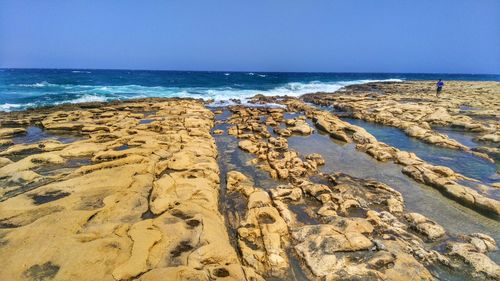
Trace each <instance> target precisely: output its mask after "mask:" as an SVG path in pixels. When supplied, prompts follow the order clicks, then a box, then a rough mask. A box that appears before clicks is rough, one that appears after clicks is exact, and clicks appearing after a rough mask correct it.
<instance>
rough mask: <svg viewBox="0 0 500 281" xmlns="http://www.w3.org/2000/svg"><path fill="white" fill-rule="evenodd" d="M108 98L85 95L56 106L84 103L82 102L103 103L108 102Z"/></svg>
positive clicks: (61, 102)
mask: <svg viewBox="0 0 500 281" xmlns="http://www.w3.org/2000/svg"><path fill="white" fill-rule="evenodd" d="M107 100H108V98H107V97H105V96H97V95H83V96H81V97H79V98H76V99H73V100H68V101H60V102H56V103H55V104H64V103H82V102H103V101H107Z"/></svg>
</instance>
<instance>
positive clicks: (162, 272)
mask: <svg viewBox="0 0 500 281" xmlns="http://www.w3.org/2000/svg"><path fill="white" fill-rule="evenodd" d="M144 112H154V114H153V115H149V116H148V119H150V120H153V121H151V122H150V121H148V122H141V120H142V119H143V118H144ZM13 114H16V113H13ZM19 114H21V113H19ZM37 120H38V121H36V120H29V121H27V122H20V123H23V124H24V123H28V124H30V123H31V122H40V123H39V125H41V126H43V128H45V130H50V131H54V132H62V131H64V132H72V133H74V134H78V135H82V136H86V137H85V138H83V139H81V140H77V141H75V142H72V143H61V142H57V141H48V140H41V141H40V142H39V143H35V144H29V143H27V144H16V145H12V146H9V147H7V148H6V149H4V150H3V151H2V152H0V153H1V155H2V156H1V157H2V158H1V159H2V161H1V168H0V180H1V181H2V183H4V184H6V186H5V187H3V188H2V189H6V190H7V191H6V192H5V191H4V193H5V194H4V197H3V199H4V201H3V202H1V203H0V237H1V243H0V257H1V259H2V261H3V264H2V266H1V267H0V276H2V280H132V279H135V278H139V279H140V280H160V279H164V278H167V279H168V280H193V278H194V279H195V280H218V279H224V280H244V279H245V276H247V277H248V276H250V277H249V278H248V280H259V278H260V277H259V276H258V275H257V274H255V273H253V271H252V270H251V269H247V268H244V267H243V266H241V263H240V261H239V259H238V256H237V254H236V252H235V250H234V248H233V247H232V246H231V244H230V241H229V237H228V234H227V232H226V228H225V224H224V218H223V216H222V215H221V214H220V213H219V209H218V194H219V168H218V165H217V162H216V156H217V150H216V146H215V142H214V140H213V138H212V137H211V136H210V134H209V132H210V130H211V128H212V126H213V114H212V113H211V112H210V111H209V110H208V109H206V108H204V106H203V104H201V103H200V102H198V101H192V100H163V101H154V102H153V101H151V102H148V101H144V102H126V103H115V104H109V105H107V107H105V106H100V107H95V108H75V109H72V110H64V107H63V109H62V110H60V111H52V112H48V114H47V115H46V117H44V118H40V119H37ZM1 132H2V137H4V136H10V135H12V134H14V133H22V130H6V129H2V131H1ZM11 159H12V160H11ZM76 159H86V160H85V161H82V162H78V163H81V165H76V164H72V163H75V161H76ZM72 165H73V166H72ZM49 168H52V169H53V171H52V172H51V173H47V169H49ZM7 195H8V196H7ZM247 271H248V273H247ZM252 276H254V277H252ZM252 278H253V279H252Z"/></svg>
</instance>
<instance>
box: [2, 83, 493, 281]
mask: <svg viewBox="0 0 500 281" xmlns="http://www.w3.org/2000/svg"><path fill="white" fill-rule="evenodd" d="M411 83H414V82H411ZM466 83H470V82H466ZM478 83H479V82H478ZM407 84H408V82H399V84H398V83H375V85H376V87H381V88H382V90H387V89H386V88H384V87H389V90H393V91H395V92H396V94H395V95H393V94H387V95H385V97H384V98H387V100H389V101H390V104H391V106H392V108H396V109H398V107H394V106H395V105H397V102H395V100H396V99H398V98H399V99H400V98H401V97H400V96H398V94H397V93H399V92H400V89H397V88H396V89H392V88H390V87H391V86H392V85H407ZM496 84H498V85H500V83H496ZM388 85H389V86H388ZM498 85H496V86H498ZM365 86H366V87H368V90H367V89H366V88H362V89H359V88H357V89H356V87H360V86H352V87H351V86H349V87H351V88H349V87H347V91H346V93H344V92H343V91H342V92H336V93H334V94H328V95H326V94H312V95H306V96H305V97H302V99H304V100H307V99H309V102H313V103H317V104H321V103H324V104H323V105H329V106H333V107H336V108H339V109H343V110H344V109H346V108H349V109H352V108H354V106H353V104H354V105H355V104H359V106H360V108H362V110H364V111H360V112H359V113H356V112H355V113H353V114H352V116H357V117H362V118H364V117H363V116H364V115H363V114H365V113H368V115H367V116H370V115H369V108H370V107H369V106H372V105H371V104H370V103H369V102H367V101H366V100H365V99H370V100H371V99H372V98H369V97H370V96H371V95H372V94H373V88H370V87H372V85H365ZM496 86H495V87H496ZM498 87H500V86H498ZM352 88H354V89H352ZM495 89H497V88H495ZM350 90H352V91H357V92H358V94H359V95H360V96H361V97H363V99H355V100H349V98H352V96H351V97H349V96H347V95H348V92H349V91H350ZM376 90H377V91H380V89H376ZM363 95H365V96H363ZM420 95H421V94H420ZM358 98H359V97H358ZM444 98H445V100H449V99H450V97H447V96H445V97H444ZM453 98H454V99H461V97H460V95H457V94H455V96H454V97H453ZM252 101H253V102H254V103H255V104H265V103H268V102H275V103H279V104H282V105H284V106H286V108H266V107H248V106H246V105H240V106H230V107H223V108H220V109H218V108H212V109H211V110H209V109H207V107H206V106H207V103H206V102H205V101H202V100H195V99H185V98H147V99H137V100H127V101H110V102H94V103H86V104H65V105H58V106H54V107H49V108H38V109H32V110H27V111H14V112H8V113H5V112H2V113H0V120H2V122H1V123H0V126H1V127H0V136H1V139H2V140H0V143H1V144H3V145H2V146H1V147H0V160H1V161H0V181H2V182H3V184H4V186H6V187H5V188H4V190H2V196H3V197H4V198H2V201H1V202H0V210H1V211H2V212H0V213H2V216H1V217H0V242H1V243H0V256H4V257H7V256H9V257H10V258H11V259H9V262H8V264H6V265H5V267H4V268H3V269H2V270H1V271H2V272H0V275H2V276H9V277H11V279H12V280H17V279H19V278H20V276H24V277H25V278H32V277H33V276H46V277H48V278H54V279H58V280H63V279H65V276H79V277H80V279H85V276H87V274H90V273H88V268H86V269H85V270H84V269H79V268H78V266H77V265H78V264H81V263H84V264H89V266H91V267H92V269H93V271H94V272H92V274H93V275H92V276H94V277H93V278H95V276H99V278H100V279H102V280H131V279H136V278H137V280H156V279H155V278H158V277H160V276H165V274H167V275H168V276H177V278H179V279H180V280H183V279H182V278H187V277H188V276H191V277H195V276H196V277H197V278H200V279H202V280H203V279H205V278H206V279H208V278H213V279H217V278H223V277H228V278H233V279H234V280H243V279H245V278H246V279H248V280H265V279H267V278H270V277H275V278H292V277H293V278H295V279H296V278H297V277H296V276H297V274H299V275H303V276H306V277H307V278H308V279H310V280H319V279H321V278H333V279H335V278H354V277H357V278H368V277H369V276H372V277H374V276H375V277H377V278H384V279H386V280H411V278H413V276H414V275H415V274H417V275H418V276H419V277H421V279H422V280H432V279H433V278H436V277H438V276H439V275H440V274H444V275H447V274H452V275H453V274H454V273H451V272H449V271H453V269H457V268H461V267H463V265H464V263H465V264H468V267H467V268H468V269H466V270H465V271H464V272H462V273H463V274H464V278H474V279H477V280H480V279H482V278H493V279H495V278H500V272H499V266H498V258H497V257H498V256H495V255H496V254H495V253H494V251H495V250H496V242H495V240H497V242H498V239H500V238H499V237H498V236H496V235H497V234H495V236H493V237H490V236H488V235H485V234H477V233H463V234H460V235H458V234H455V233H449V232H448V231H447V230H446V225H445V224H441V225H440V224H438V223H437V222H436V221H435V220H433V219H430V218H428V217H426V216H425V215H422V214H418V213H415V212H410V211H408V210H407V209H406V207H405V200H404V199H405V198H404V196H402V195H401V193H400V192H398V191H397V190H395V189H394V187H392V186H390V184H385V183H382V182H379V181H375V180H372V179H367V178H364V177H359V176H358V177H353V176H350V175H349V174H346V173H339V172H336V173H335V172H334V173H325V172H323V170H322V169H323V168H322V167H323V166H325V165H329V162H328V159H326V160H327V161H325V158H327V156H328V155H322V154H321V152H320V153H319V154H318V153H313V154H308V155H302V154H301V153H298V152H297V151H295V150H294V149H291V148H289V147H291V146H292V144H291V143H290V140H291V138H293V137H294V136H299V137H301V138H304V143H306V144H307V141H308V140H309V138H311V137H313V136H314V135H315V134H317V133H318V131H323V132H326V133H327V134H328V135H330V136H331V137H333V138H334V139H337V140H340V142H344V143H347V144H349V143H350V144H354V146H355V149H353V150H352V152H350V153H352V154H353V155H354V154H355V155H361V154H363V155H364V154H367V155H370V156H371V157H372V158H374V159H377V160H378V161H374V162H373V163H372V164H370V165H373V167H374V168H377V167H380V169H382V166H379V165H382V163H384V162H392V161H394V162H396V164H398V165H400V166H401V167H403V173H404V174H405V175H407V176H409V177H410V178H413V179H414V180H416V181H418V182H423V183H424V184H426V185H429V186H434V187H435V188H437V189H441V191H442V192H443V190H444V193H447V194H448V196H449V197H451V198H454V199H456V200H457V201H458V202H462V203H464V202H465V205H469V206H470V205H472V206H474V208H475V209H478V208H483V209H485V210H487V212H488V213H489V214H490V216H491V215H493V218H494V219H493V221H492V222H491V223H492V224H493V225H489V224H485V226H484V227H485V228H488V227H491V229H492V230H494V229H496V228H497V227H495V225H496V226H498V214H499V213H500V207H499V203H498V201H496V200H495V199H492V198H489V197H488V195H487V193H484V192H483V193H481V192H482V191H476V190H474V189H472V188H470V187H468V186H464V185H461V184H460V183H459V182H458V180H459V179H467V177H466V176H464V175H461V174H459V173H456V172H455V171H453V170H452V169H450V168H448V167H439V166H435V165H432V164H429V163H427V162H426V161H424V160H422V159H420V158H419V157H417V156H416V155H415V154H412V153H408V152H406V151H404V150H399V149H397V148H395V147H392V146H390V145H387V144H384V143H380V142H379V141H377V139H376V138H375V137H374V136H373V135H372V134H370V133H368V132H367V131H366V130H365V129H363V128H362V127H359V126H354V125H351V124H349V123H347V122H345V121H342V120H341V119H339V118H338V116H336V115H335V112H334V113H331V112H328V111H325V110H324V109H321V108H317V107H312V106H310V105H306V104H305V103H303V101H301V100H300V99H297V98H283V99H280V98H273V97H265V96H257V97H254V98H253V99H252ZM377 101H378V102H379V103H378V104H377V103H374V104H375V106H380V104H381V103H383V102H386V101H384V100H377ZM411 102H414V101H411ZM432 102H434V103H435V101H434V100H433V101H432ZM476 102H479V101H476ZM419 103H422V101H416V102H414V106H413V107H412V111H411V113H412V114H414V115H415V116H420V115H421V114H420V112H422V111H424V110H428V109H427V108H428V107H430V111H433V112H435V110H434V108H433V107H432V106H431V105H428V104H426V103H423V104H419ZM400 104H403V105H401V107H399V109H400V110H401V111H402V112H401V114H400V116H408V115H411V114H406V115H405V114H404V109H405V104H406V103H400ZM438 105H439V104H438ZM454 106H455V104H454ZM488 106H489V108H486V109H480V110H483V111H481V112H484V111H487V110H493V111H495V110H497V107H496V106H499V105H496V104H494V103H493V104H490V105H487V107H488ZM446 111H448V112H451V114H448V115H445V114H441V115H440V116H438V117H442V116H445V117H446V118H436V119H435V121H434V122H436V123H439V124H441V125H443V124H454V123H453V122H454V120H456V119H453V118H462V117H461V113H460V112H458V113H456V112H453V111H450V108H446ZM476 111H478V110H476ZM481 112H480V114H477V112H476V114H475V115H474V116H475V117H477V116H483V115H481ZM455 113H456V114H455ZM497 113H498V112H497ZM356 114H357V115H356ZM457 115H458V117H455V116H457ZM393 118H396V119H398V116H393ZM469 118H471V119H470V120H473V121H474V122H476V123H478V124H481V125H482V126H485V128H486V130H482V131H479V132H490V131H491V128H492V126H498V125H499V124H498V123H499V122H498V121H497V120H493V121H490V120H489V119H488V120H486V121H485V120H484V119H478V118H476V119H473V118H472V117H470V116H469ZM365 119H367V118H365ZM462 119H463V118H462ZM367 120H368V121H370V122H378V123H381V124H384V125H392V126H393V127H397V128H400V129H401V126H397V125H395V123H394V122H389V121H387V120H391V119H387V118H386V119H380V118H378V119H377V118H376V117H375V116H373V118H369V119H367ZM450 120H451V121H450ZM470 120H469V121H470ZM477 120H482V121H477ZM406 122H409V121H406ZM414 122H416V123H417V124H419V125H420V123H418V121H414ZM446 122H447V123H446ZM431 123H432V122H431ZM469 123H470V124H476V123H473V122H472V123H471V122H469ZM413 125H414V124H413ZM413 125H412V126H413ZM30 126H35V127H38V128H41V130H40V131H37V132H36V134H38V135H36V134H35V135H30V132H29V131H26V128H27V127H30ZM20 127H22V128H20ZM16 128H19V129H16ZM464 128H465V127H464ZM476 128H477V126H476ZM427 129H428V130H432V128H427ZM497 131H498V130H497ZM68 133H71V134H72V138H69V137H68V136H67V135H68ZM431 133H432V132H431ZM409 135H410V136H412V137H417V138H418V134H417V135H412V134H409ZM425 135H426V133H424V134H423V136H425ZM30 137H31V138H30ZM422 138H424V137H422ZM446 139H449V138H447V137H446ZM9 140H10V141H11V142H10V143H9ZM14 140H15V141H14ZM311 140H312V139H311ZM23 142H24V143H23ZM450 143H451V142H450ZM493 143H494V142H493ZM442 144H443V141H442V139H441V141H437V142H435V143H432V142H427V145H428V146H430V147H432V146H434V145H436V146H443V145H442ZM447 144H448V143H447ZM489 144H491V143H489ZM329 145H330V144H329ZM331 145H332V146H336V145H337V144H336V143H334V142H333V141H331ZM445 147H447V146H446V145H445ZM448 148H449V147H448ZM456 150H457V151H461V150H465V151H468V150H467V149H456ZM234 153H237V154H235V155H233V154H234ZM359 153H361V154H359ZM481 153H482V152H481ZM490 153H491V151H490ZM231 155H233V156H231ZM471 155H475V154H473V153H471ZM493 155H494V154H493ZM221 157H222V158H221ZM226 157H227V159H226ZM234 157H245V159H247V161H244V162H238V161H236V162H235V160H234ZM488 157H491V158H490V159H492V160H493V158H494V157H492V156H488ZM221 161H222V162H221ZM224 161H226V162H227V163H226V162H224ZM493 161H495V160H493ZM222 163H225V164H222ZM221 165H224V167H225V168H224V170H222V171H221V170H220V169H221V167H220V166H221ZM249 167H253V168H252V169H253V170H252V171H253V172H252V173H248V169H249ZM333 170H334V171H335V169H333ZM221 173H227V176H226V174H224V175H221ZM116 175H120V178H116ZM257 177H259V178H266V182H268V183H269V186H257V183H259V182H260V181H259V180H258V178H257ZM128 178H130V179H133V180H132V182H130V180H128ZM222 180H226V182H225V183H222V182H221V181H222ZM99 181H103V182H105V183H104V184H102V185H100V183H99ZM221 188H224V190H221ZM491 188H493V187H491ZM5 189H8V190H5ZM489 190H490V189H488V190H487V191H489ZM423 192H425V191H423ZM470 196H472V198H473V199H472V200H471V199H470ZM120 202H121V203H120ZM220 206H224V207H225V208H221V207H220ZM435 207H436V208H437V207H438V206H435ZM299 210H302V211H299ZM229 211H230V212H234V213H236V214H238V215H237V216H233V215H230V213H229ZM495 212H496V213H495ZM205 222H206V223H205ZM172 229H174V230H175V231H174V232H173V233H177V234H175V235H174V236H175V237H171V235H173V234H172V231H171V230H172ZM37 231H38V232H40V231H41V233H44V235H51V237H53V238H51V239H49V240H48V241H45V242H44V243H45V244H43V245H41V244H39V243H38V242H40V239H42V238H43V237H42V234H39V233H37ZM324 243H333V244H331V247H330V249H331V251H326V250H325V248H324V247H323V246H321V245H323V244H324ZM346 243H347V244H349V245H350V246H349V247H347V246H345V245H346ZM21 245H22V246H21ZM58 245H59V246H58ZM89 245H92V246H90V248H88V247H89ZM306 245H310V246H309V247H306ZM313 245H314V246H313ZM436 245H438V246H439V247H438V246H436ZM40 247H43V251H42V252H43V253H44V254H43V255H41V256H36V257H35V256H30V255H29V252H30V251H31V250H35V249H38V251H41V250H42V249H40ZM82 247H85V249H86V250H83V249H84V248H82ZM346 247H347V248H346ZM405 248H407V249H410V251H407V250H403V249H405ZM78 249H81V250H78ZM78 251H85V253H86V255H88V258H89V259H90V258H98V259H101V260H106V261H107V262H106V263H104V264H101V265H96V264H92V265H91V263H89V262H90V260H85V259H86V258H87V257H82V256H79V255H76V253H75V252H78ZM62 253H64V254H62ZM345 253H348V254H345ZM358 255H361V256H363V257H364V258H363V259H361V261H355V259H353V258H354V257H356V256H358ZM63 257H70V258H63ZM490 257H493V260H492V259H491V258H490ZM389 264H390V265H391V266H390V267H388V265H389ZM405 264H406V266H405ZM408 265H410V266H408ZM344 268H346V269H347V271H345V270H344ZM447 268H448V269H447ZM462 273H460V274H462ZM40 274H42V275H40ZM66 274H70V275H66ZM455 274H457V273H455ZM294 276H295V277H294ZM252 278H253V279H252ZM292 280H293V279H292Z"/></svg>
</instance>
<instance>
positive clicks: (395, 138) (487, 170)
mask: <svg viewBox="0 0 500 281" xmlns="http://www.w3.org/2000/svg"><path fill="white" fill-rule="evenodd" d="M342 119H343V120H345V121H347V122H349V123H351V124H353V125H357V126H360V127H363V128H365V129H366V130H367V131H368V132H369V133H370V134H372V135H374V136H375V137H376V138H377V140H379V141H381V142H385V143H387V144H389V145H391V146H394V147H396V148H398V149H400V150H404V151H408V152H414V153H415V154H416V155H417V156H418V157H420V158H422V159H423V160H425V161H427V162H428V163H431V164H434V165H441V166H447V167H450V168H451V169H453V170H454V171H455V172H458V173H460V174H462V175H464V176H467V177H470V178H474V179H477V180H480V181H482V182H484V183H487V184H491V183H494V182H500V179H499V178H498V177H497V176H496V165H495V164H494V163H491V162H489V161H487V160H485V159H483V158H480V157H477V156H474V155H472V154H470V153H467V152H463V151H460V150H455V149H447V148H442V147H438V146H435V145H429V144H427V143H424V142H422V141H420V140H418V139H415V138H411V137H409V136H407V135H406V134H405V133H404V132H403V131H401V130H400V129H398V128H394V127H389V126H384V125H379V124H376V123H370V122H366V121H363V120H359V119H352V118H342Z"/></svg>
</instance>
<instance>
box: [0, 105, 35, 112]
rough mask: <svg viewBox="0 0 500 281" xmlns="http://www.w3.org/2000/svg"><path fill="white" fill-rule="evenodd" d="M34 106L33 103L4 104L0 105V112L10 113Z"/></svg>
mask: <svg viewBox="0 0 500 281" xmlns="http://www.w3.org/2000/svg"><path fill="white" fill-rule="evenodd" d="M32 106H34V104H33V103H26V104H20V103H4V104H0V111H7V112H9V111H12V110H19V109H24V108H28V107H32Z"/></svg>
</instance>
